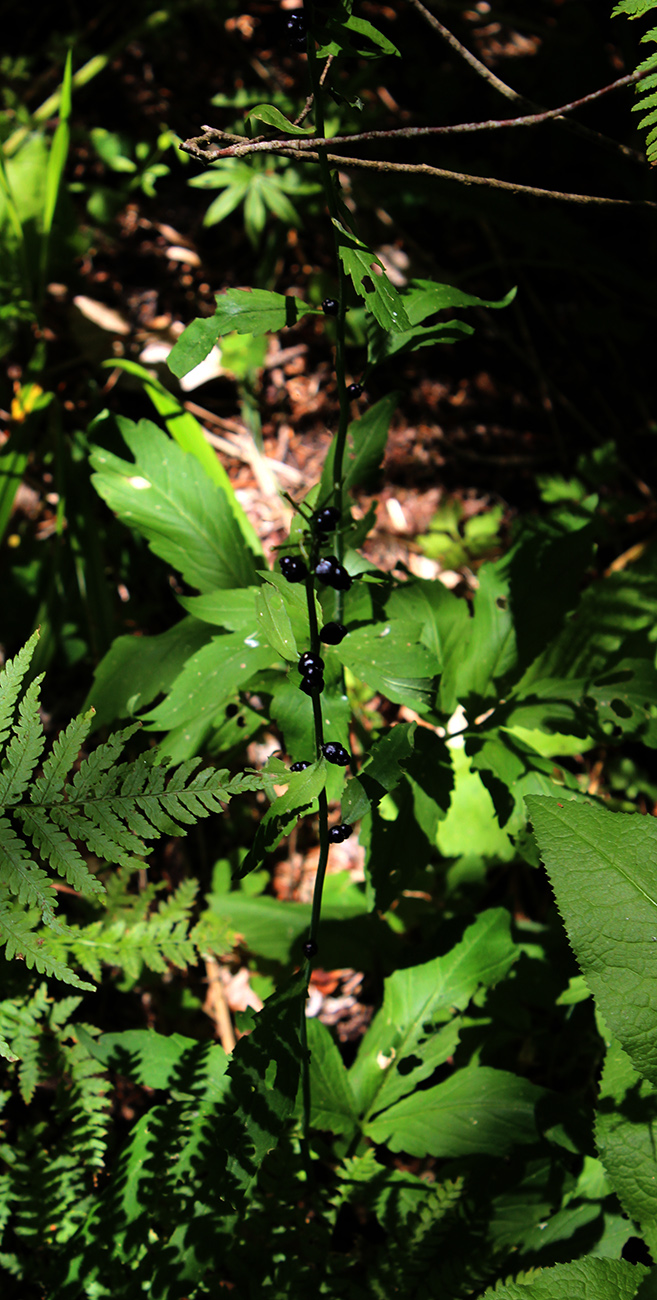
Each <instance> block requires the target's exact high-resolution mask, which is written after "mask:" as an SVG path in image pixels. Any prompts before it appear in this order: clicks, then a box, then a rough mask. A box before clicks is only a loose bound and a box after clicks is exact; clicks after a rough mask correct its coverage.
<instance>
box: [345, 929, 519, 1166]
mask: <svg viewBox="0 0 657 1300" xmlns="http://www.w3.org/2000/svg"><path fill="white" fill-rule="evenodd" d="M517 955H518V950H517V947H516V946H515V944H514V943H513V941H512V939H511V934H510V917H509V913H508V912H507V911H505V910H504V909H503V908H491V909H489V911H487V912H482V913H481V915H480V916H478V917H477V920H476V921H475V922H474V923H473V924H472V925H471V926H469V927H468V929H467V930H466V931H465V934H464V935H463V938H462V939H461V941H460V943H457V944H456V946H455V947H454V948H452V950H451V951H450V952H448V953H445V955H444V956H443V957H436V958H434V960H433V961H429V962H425V963H423V965H421V966H409V967H408V968H407V969H405V970H398V971H395V973H394V975H391V976H390V979H388V980H386V985H385V993H384V998H383V1006H382V1007H381V1010H380V1011H379V1012H378V1013H377V1015H376V1016H375V1018H374V1020H373V1021H372V1024H371V1026H370V1028H369V1029H368V1031H367V1033H366V1035H365V1038H364V1039H363V1041H362V1043H361V1045H360V1048H359V1051H358V1056H357V1057H356V1060H355V1062H354V1064H353V1066H352V1067H351V1070H350V1071H349V1080H350V1083H351V1086H352V1089H353V1091H354V1093H355V1095H356V1098H357V1100H358V1106H359V1109H360V1112H361V1114H364V1115H365V1116H370V1115H373V1114H375V1113H376V1112H377V1111H379V1110H381V1109H382V1107H383V1106H387V1105H390V1103H391V1102H393V1101H396V1100H397V1098H398V1097H403V1096H404V1095H405V1093H407V1092H411V1091H412V1090H413V1089H414V1088H415V1087H416V1085H417V1084H418V1083H419V1082H420V1081H421V1080H423V1079H427V1078H429V1076H430V1075H431V1074H432V1072H433V1070H434V1069H435V1067H436V1065H438V1064H440V1063H442V1062H443V1061H445V1060H446V1059H447V1057H448V1056H450V1055H451V1054H452V1052H453V1050H454V1047H455V1041H456V1040H455V1038H452V1037H451V1035H450V1033H449V1031H448V1032H447V1034H445V1033H442V1032H441V1031H439V1032H436V1026H437V1025H443V1024H445V1023H446V1022H447V1023H448V1024H449V1022H450V1021H451V1020H452V1019H453V1017H454V1015H455V1013H456V1012H457V1011H463V1010H464V1009H465V1007H466V1006H467V1005H468V1003H469V1001H470V999H471V998H472V997H473V995H474V993H475V992H476V990H477V989H478V988H479V987H480V986H481V985H483V986H484V987H489V986H490V985H492V984H496V983H497V982H498V980H500V979H502V977H503V976H504V975H505V974H506V973H507V971H508V970H509V969H510V967H511V965H512V964H513V962H514V961H515V959H516V957H517ZM457 1037H458V1032H457V1034H456V1038H457ZM450 1044H451V1045H450ZM422 1096H426V1094H425V1093H423V1094H422ZM402 1145H403V1144H402ZM407 1150H410V1147H408V1148H407ZM435 1154H437V1153H435Z"/></svg>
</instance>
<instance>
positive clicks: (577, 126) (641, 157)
mask: <svg viewBox="0 0 657 1300" xmlns="http://www.w3.org/2000/svg"><path fill="white" fill-rule="evenodd" d="M410 3H411V4H412V5H413V7H414V8H415V9H417V11H418V13H419V14H421V16H422V17H423V18H424V19H425V21H426V22H427V23H429V26H430V27H433V29H434V31H436V32H438V33H439V35H440V36H442V38H443V40H444V41H446V42H447V44H448V45H449V46H451V48H452V49H453V50H454V51H455V53H456V54H458V55H459V57H460V58H462V59H464V60H465V62H466V63H468V64H469V65H470V67H471V68H472V69H473V71H474V72H476V73H477V75H478V76H480V77H483V79H484V81H487V82H488V83H489V85H491V86H493V87H494V88H495V90H498V91H499V93H500V95H504V96H505V98H506V99H511V100H513V102H514V103H516V104H522V105H524V106H525V107H526V108H531V109H533V111H534V112H541V111H542V110H541V105H540V104H536V103H535V102H534V101H533V100H531V99H527V98H526V96H524V95H519V94H518V91H517V90H514V89H513V87H512V86H508V85H507V83H506V82H505V81H502V80H501V78H500V77H497V76H496V75H495V73H494V72H492V71H491V69H490V68H487V67H486V64H485V63H482V62H481V60H480V59H478V58H477V57H476V55H475V54H472V53H471V52H470V50H468V49H467V48H466V46H465V45H462V44H461V41H459V40H458V38H457V37H456V36H454V34H453V32H450V31H448V29H447V27H444V26H443V24H442V23H441V22H440V21H439V20H438V18H436V16H435V14H432V13H430V12H429V10H428V9H427V8H425V6H424V5H423V4H422V0H410ZM563 124H564V125H565V126H567V127H568V128H569V129H570V130H571V131H576V132H577V134H578V135H583V136H584V135H585V136H588V137H589V139H591V138H593V139H596V140H597V141H598V142H599V143H600V144H604V145H607V146H610V147H613V148H614V149H616V150H619V151H620V152H621V153H622V154H624V155H625V157H626V158H632V159H633V160H634V161H635V162H645V154H642V153H640V151H639V150H638V149H632V148H630V146H629V145H626V144H621V143H620V141H619V140H611V139H610V138H609V136H606V135H602V134H601V133H600V132H599V131H594V130H593V129H592V128H591V127H590V126H584V124H583V123H582V122H572V121H570V120H569V119H566V118H564V122H563Z"/></svg>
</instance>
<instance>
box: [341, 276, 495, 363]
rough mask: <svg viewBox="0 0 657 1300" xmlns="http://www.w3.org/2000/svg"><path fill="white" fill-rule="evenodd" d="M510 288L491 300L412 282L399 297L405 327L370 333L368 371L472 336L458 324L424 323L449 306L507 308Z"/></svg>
mask: <svg viewBox="0 0 657 1300" xmlns="http://www.w3.org/2000/svg"><path fill="white" fill-rule="evenodd" d="M515 294H516V291H515V289H512V290H511V291H510V292H509V293H508V294H506V295H505V297H504V298H500V299H499V300H497V301H495V300H492V299H486V298H477V297H476V296H475V295H474V294H471V293H463V291H462V290H461V289H455V288H453V286H452V285H449V284H436V283H435V282H434V281H433V280H413V281H412V282H411V284H410V285H409V286H408V288H407V289H406V290H405V291H404V293H403V294H402V295H401V297H402V302H403V304H404V309H405V311H406V316H407V319H408V322H409V326H408V327H407V328H406V329H404V330H402V331H400V332H399V333H394V332H388V331H386V330H382V329H381V328H380V327H379V328H377V327H376V326H375V327H374V328H373V329H372V330H371V331H370V335H369V340H368V353H367V359H368V363H369V366H368V368H369V369H371V368H372V367H373V366H377V365H380V364H381V363H382V362H384V361H386V360H387V359H388V358H389V357H391V356H393V355H394V354H395V353H398V352H402V351H409V350H410V351H414V350H415V349H417V348H418V347H428V346H429V345H430V344H432V343H456V342H458V340H459V337H460V336H462V335H464V334H472V333H473V332H474V331H473V327H472V326H471V325H465V324H464V323H463V322H462V321H457V320H449V321H441V322H440V323H435V322H433V323H430V324H428V325H426V324H424V322H425V321H427V320H430V319H431V317H433V316H435V315H436V312H439V311H444V310H445V309H446V308H449V307H495V308H499V307H507V306H508V305H509V303H510V302H512V300H513V298H514V297H515Z"/></svg>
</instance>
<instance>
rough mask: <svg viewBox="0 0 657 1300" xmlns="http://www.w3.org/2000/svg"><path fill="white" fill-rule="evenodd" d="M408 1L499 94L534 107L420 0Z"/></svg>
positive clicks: (534, 106)
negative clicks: (472, 52) (462, 42)
mask: <svg viewBox="0 0 657 1300" xmlns="http://www.w3.org/2000/svg"><path fill="white" fill-rule="evenodd" d="M410 3H411V4H412V5H413V7H414V8H415V9H417V11H418V13H419V14H421V15H422V17H423V18H424V19H425V21H426V22H428V23H429V26H430V27H433V29H434V31H436V32H438V33H439V35H440V36H442V38H443V40H444V41H447V44H448V45H450V46H451V48H452V49H453V50H454V51H455V52H456V54H458V55H459V56H460V57H461V58H462V59H465V62H466V63H469V64H470V67H471V68H472V69H473V70H474V71H475V72H476V73H477V75H478V76H480V77H483V79H484V81H487V82H488V83H489V84H490V85H491V86H494V87H495V89H496V90H499V92H500V95H504V96H505V97H506V98H507V99H512V100H514V102H515V103H517V104H526V105H527V107H528V108H529V107H531V108H536V105H535V104H533V103H532V101H531V100H530V99H525V97H524V95H519V94H518V91H517V90H513V88H512V87H511V86H507V84H506V82H505V81H502V80H501V79H500V78H499V77H496V76H495V73H494V72H492V71H491V69H490V68H487V67H486V64H485V63H482V62H481V60H480V59H478V58H477V56H476V54H471V52H470V50H468V49H466V47H465V45H462V44H461V42H460V41H459V40H458V39H457V37H456V36H454V34H453V33H452V32H450V31H448V29H447V28H446V27H443V24H442V23H441V22H440V21H439V19H438V18H436V16H435V14H432V13H430V12H429V10H428V9H426V8H425V6H424V5H423V4H422V0H410Z"/></svg>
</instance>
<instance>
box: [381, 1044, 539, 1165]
mask: <svg viewBox="0 0 657 1300" xmlns="http://www.w3.org/2000/svg"><path fill="white" fill-rule="evenodd" d="M544 1095H545V1089H544V1088H539V1087H537V1086H536V1084H534V1083H530V1082H529V1080H528V1079H521V1078H519V1076H518V1075H517V1074H509V1073H508V1072H507V1071H506V1070H493V1069H490V1068H489V1067H488V1066H483V1065H482V1066H477V1065H471V1066H468V1067H467V1068H466V1069H465V1070H457V1071H456V1073H455V1074H453V1075H452V1076H451V1078H449V1079H446V1080H445V1082H444V1083H439V1084H437V1085H436V1087H435V1088H427V1089H426V1091H424V1092H423V1091H418V1092H415V1093H413V1094H412V1095H411V1096H410V1097H405V1098H404V1100H403V1101H399V1102H397V1104H396V1105H394V1106H390V1108H389V1109H388V1110H385V1111H383V1113H382V1114H381V1115H378V1116H377V1118H376V1119H373V1120H370V1121H369V1122H368V1123H367V1124H365V1125H364V1132H365V1133H366V1135H367V1136H368V1137H369V1138H371V1140H372V1141H373V1142H385V1143H387V1145H388V1146H389V1147H390V1149H391V1150H392V1151H408V1152H409V1154H410V1155H413V1156H427V1155H432V1156H444V1157H447V1156H451V1157H454V1156H470V1155H490V1156H505V1155H508V1153H509V1152H510V1151H512V1150H513V1148H514V1147H515V1146H517V1145H520V1144H522V1143H531V1142H537V1141H538V1138H539V1132H538V1129H537V1127H536V1113H535V1112H536V1105H537V1102H539V1101H540V1100H541V1098H542V1097H543V1096H544Z"/></svg>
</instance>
